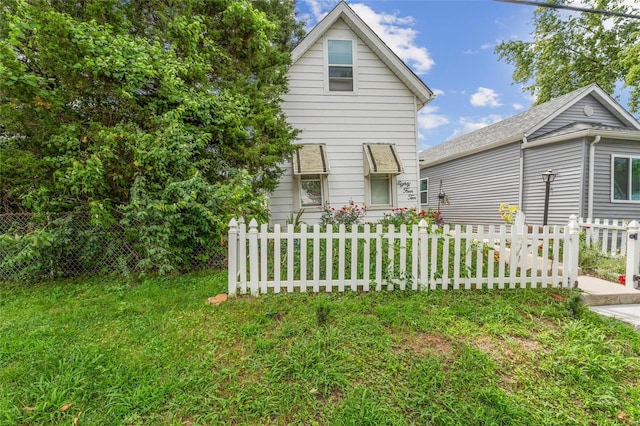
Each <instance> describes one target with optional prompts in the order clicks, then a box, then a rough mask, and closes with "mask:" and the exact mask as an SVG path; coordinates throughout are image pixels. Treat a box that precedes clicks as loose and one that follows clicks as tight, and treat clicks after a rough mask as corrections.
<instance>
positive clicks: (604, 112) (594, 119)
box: [529, 95, 626, 140]
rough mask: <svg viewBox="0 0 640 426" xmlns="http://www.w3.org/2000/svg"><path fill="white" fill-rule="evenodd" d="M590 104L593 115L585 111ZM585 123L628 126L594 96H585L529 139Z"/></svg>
mask: <svg viewBox="0 0 640 426" xmlns="http://www.w3.org/2000/svg"><path fill="white" fill-rule="evenodd" d="M587 105H588V106H590V107H591V108H592V109H593V115H591V116H587V115H585V113H584V107H585V106H587ZM576 121H577V122H584V123H599V124H604V125H607V126H617V127H623V126H624V127H626V124H624V123H622V122H621V121H620V120H619V119H618V118H617V117H616V116H615V115H613V114H612V113H611V111H609V110H608V109H607V108H606V107H605V106H604V105H602V103H601V102H599V101H598V100H597V99H595V98H594V97H593V96H591V95H589V96H585V97H584V98H583V99H580V100H579V101H578V102H576V103H575V105H573V106H571V107H570V108H568V109H567V110H566V111H564V112H563V113H561V114H560V115H559V116H558V117H556V118H554V119H553V120H551V121H550V122H549V123H547V124H545V125H544V126H542V127H541V128H540V129H538V130H536V131H535V132H533V133H532V134H531V135H529V140H533V139H535V138H537V137H540V136H541V135H544V134H546V133H548V132H551V131H554V130H557V129H559V128H561V127H564V126H566V125H569V124H572V123H575V122H576Z"/></svg>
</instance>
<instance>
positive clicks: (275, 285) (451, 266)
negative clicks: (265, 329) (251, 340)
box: [229, 217, 579, 295]
mask: <svg viewBox="0 0 640 426" xmlns="http://www.w3.org/2000/svg"><path fill="white" fill-rule="evenodd" d="M578 234H579V228H578V225H577V220H576V219H575V217H574V218H573V219H572V220H571V221H570V222H569V224H568V225H567V226H545V227H543V228H542V229H541V231H540V230H538V229H534V230H533V231H532V232H531V233H529V232H528V230H527V228H526V227H525V226H515V225H514V226H505V225H502V226H474V227H471V226H466V227H465V226H460V225H456V226H454V227H449V226H448V225H445V226H444V227H442V228H438V227H436V226H434V227H431V228H429V227H428V226H427V224H426V222H424V221H422V222H421V223H420V225H413V226H412V227H409V228H407V227H406V226H405V225H402V226H400V228H399V229H397V228H394V227H393V226H389V227H388V228H387V229H383V227H382V225H360V226H353V227H350V228H346V227H345V226H344V225H340V226H339V227H338V228H337V229H334V228H333V227H332V226H327V227H326V229H322V228H320V226H318V225H316V226H313V227H308V226H306V225H304V224H303V225H301V226H300V227H298V228H294V226H293V225H288V226H286V227H285V228H281V227H280V226H279V225H275V226H274V227H273V229H269V227H268V226H267V225H266V224H263V225H260V226H258V223H257V222H256V221H255V220H252V221H251V222H250V224H249V226H248V229H247V226H246V224H245V223H244V222H242V221H241V222H238V221H236V220H235V219H234V220H232V221H231V222H230V224H229V294H230V295H235V294H237V293H240V294H246V293H251V294H254V295H257V294H260V293H267V292H270V291H273V292H275V293H278V292H280V291H287V292H294V291H301V292H306V291H312V292H320V291H325V292H331V291H345V290H346V289H350V290H352V291H371V290H376V291H379V290H382V289H388V290H393V289H399V290H405V289H408V288H410V289H412V290H418V289H420V290H422V289H438V288H441V289H459V288H464V289H472V288H505V287H508V288H516V287H538V286H541V287H547V286H553V287H557V286H563V287H568V286H571V285H574V283H575V282H576V280H577V271H578Z"/></svg>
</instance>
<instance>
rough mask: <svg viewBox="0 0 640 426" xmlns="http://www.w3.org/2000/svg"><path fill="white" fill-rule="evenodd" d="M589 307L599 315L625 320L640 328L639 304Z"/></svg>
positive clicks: (637, 328) (635, 327)
mask: <svg viewBox="0 0 640 426" xmlns="http://www.w3.org/2000/svg"><path fill="white" fill-rule="evenodd" d="M589 309H591V310H592V311H593V312H596V313H598V314H600V315H604V316H606V317H612V318H616V319H618V320H620V321H624V322H627V323H629V324H631V325H632V326H633V328H634V329H636V330H640V305H638V304H636V305H607V306H591V307H589Z"/></svg>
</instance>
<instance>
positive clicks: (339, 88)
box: [327, 40, 353, 92]
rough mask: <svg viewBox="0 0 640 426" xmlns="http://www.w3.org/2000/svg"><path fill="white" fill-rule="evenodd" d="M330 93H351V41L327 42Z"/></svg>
mask: <svg viewBox="0 0 640 426" xmlns="http://www.w3.org/2000/svg"><path fill="white" fill-rule="evenodd" d="M327 57H328V66H329V69H328V74H329V91H330V92H353V41H351V40H327Z"/></svg>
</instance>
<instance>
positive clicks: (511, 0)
mask: <svg viewBox="0 0 640 426" xmlns="http://www.w3.org/2000/svg"><path fill="white" fill-rule="evenodd" d="M494 1H499V2H503V3H515V4H526V5H529V6H538V7H548V8H551V9H564V10H572V11H574V12H586V13H597V14H599V15H605V16H620V17H622V18H630V19H640V15H634V14H631V13H624V12H616V11H613V10H602V9H589V8H586V7H578V6H569V5H566V4H553V3H540V2H537V1H530V0H494Z"/></svg>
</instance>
